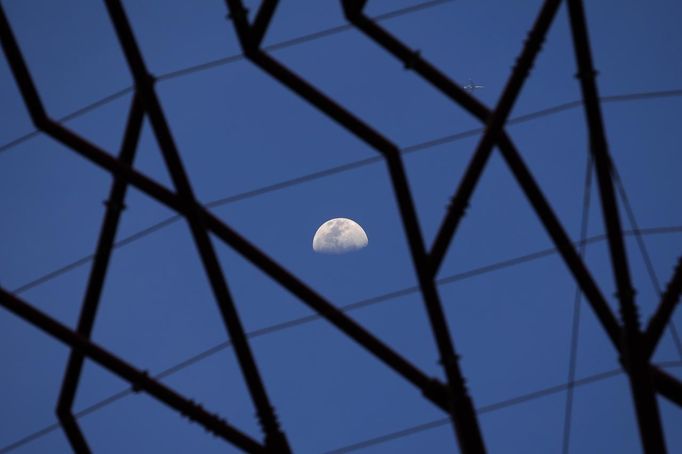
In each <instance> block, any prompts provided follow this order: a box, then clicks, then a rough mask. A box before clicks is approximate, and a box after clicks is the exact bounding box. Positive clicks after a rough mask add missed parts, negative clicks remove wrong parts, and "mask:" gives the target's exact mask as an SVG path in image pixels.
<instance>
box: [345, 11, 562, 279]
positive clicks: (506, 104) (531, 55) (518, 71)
mask: <svg viewBox="0 0 682 454" xmlns="http://www.w3.org/2000/svg"><path fill="white" fill-rule="evenodd" d="M351 3H352V0H350V1H348V0H345V1H344V4H346V5H350V4H351ZM560 4H561V0H545V3H544V4H543V6H542V9H541V10H540V13H539V14H538V17H537V18H536V20H535V23H534V24H533V28H532V29H531V31H530V32H529V34H528V38H527V39H526V41H525V45H524V48H523V50H522V52H521V54H520V55H519V57H518V58H517V60H516V65H515V66H514V70H513V71H512V74H511V76H510V77H509V79H508V81H507V85H506V86H505V88H504V91H503V92H502V96H501V97H500V100H499V101H498V103H497V106H496V107H495V110H494V111H493V112H492V113H490V115H488V116H487V118H485V121H486V129H485V132H484V133H483V137H482V138H481V140H480V141H479V143H478V146H477V147H476V151H475V152H474V156H473V158H472V159H471V161H470V162H469V166H468V167H467V170H466V172H465V174H464V177H463V178H462V180H461V181H460V184H459V186H458V188H457V191H456V192H455V195H454V196H453V198H452V203H451V205H450V207H449V209H448V212H447V214H446V216H445V218H444V219H443V222H442V223H441V226H440V228H439V230H438V233H437V234H436V239H435V241H434V244H433V247H432V248H431V254H430V259H431V266H432V267H433V269H434V270H438V268H439V267H440V264H441V263H442V261H443V258H444V256H445V253H446V252H447V249H448V246H449V245H450V242H451V241H452V238H453V236H454V233H455V231H456V229H457V226H458V225H459V222H460V220H461V219H462V217H463V216H464V213H465V212H466V208H467V206H468V204H469V200H470V198H471V195H472V194H473V191H474V189H475V188H476V184H477V183H478V180H479V179H480V176H481V174H482V173H483V169H484V168H485V165H486V163H487V161H488V158H489V157H490V155H491V153H492V150H493V147H494V145H495V142H497V140H498V137H499V135H500V133H501V131H502V130H503V127H504V124H505V122H506V121H507V118H508V117H509V113H510V112H511V109H512V108H513V106H514V102H515V101H516V98H517V97H518V95H519V93H520V91H521V88H522V87H523V83H524V81H525V79H526V78H527V77H528V74H529V73H530V69H531V67H532V66H533V62H534V61H535V58H536V57H537V55H538V53H539V52H540V49H541V47H542V43H543V41H544V39H545V36H546V35H547V32H548V31H549V28H550V26H551V24H552V21H553V19H554V17H555V16H556V12H557V11H558V9H559V5H560ZM350 10H351V8H346V11H350ZM413 55H414V59H415V60H418V59H419V56H418V54H413ZM413 66H414V62H412V63H411V64H410V66H409V67H410V68H412V67H413ZM465 102H467V101H465ZM477 110H480V109H479V108H477Z"/></svg>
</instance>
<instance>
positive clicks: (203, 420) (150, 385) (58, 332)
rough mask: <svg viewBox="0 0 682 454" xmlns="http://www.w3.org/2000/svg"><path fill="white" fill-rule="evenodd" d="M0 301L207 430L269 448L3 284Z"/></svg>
mask: <svg viewBox="0 0 682 454" xmlns="http://www.w3.org/2000/svg"><path fill="white" fill-rule="evenodd" d="M0 305H1V306H4V307H5V308H6V309H7V310H9V311H10V312H12V313H13V314H15V315H16V316H18V317H20V318H21V319H23V320H25V321H27V322H29V323H30V324H32V325H33V326H36V327H37V328H39V329H41V330H42V331H44V332H46V333H47V334H49V335H50V336H52V337H55V338H57V339H58V340H60V341H61V342H63V343H64V344H66V345H68V346H70V347H71V348H72V349H74V350H76V351H78V352H80V353H81V354H82V355H83V356H86V357H88V358H89V359H91V360H93V361H94V362H96V363H97V364H99V365H101V366H102V367H104V368H105V369H107V370H109V371H111V372H113V373H114V374H116V375H118V376H119V377H121V378H122V379H124V380H125V381H127V382H128V383H130V384H131V386H132V387H133V389H134V390H136V391H144V392H146V393H148V394H149V395H151V396H152V397H154V398H156V399H157V400H159V401H161V402H163V403H165V404H166V405H168V406H169V407H171V408H173V409H175V410H176V411H177V412H178V413H180V414H182V415H183V416H186V417H187V418H189V419H190V420H191V421H195V422H197V423H199V424H201V426H203V427H204V428H205V429H206V430H207V431H209V432H211V433H213V434H215V435H216V436H218V437H220V438H223V439H224V440H226V441H229V442H230V443H232V444H233V445H235V446H237V447H239V448H241V449H243V450H244V451H247V452H252V453H265V452H267V451H266V450H265V448H264V447H263V446H261V445H260V444H259V443H258V442H256V441H255V440H253V439H252V438H251V437H249V436H248V435H246V434H244V433H242V432H240V431H239V430H238V429H235V428H234V427H232V426H231V425H230V424H228V423H227V422H226V421H224V420H223V419H221V418H220V417H219V416H217V415H215V414H213V413H209V412H208V411H206V410H204V409H203V408H202V407H201V405H199V404H197V403H195V402H193V401H191V400H189V399H187V398H185V397H183V396H182V395H180V394H178V393H176V392H175V391H173V390H172V389H170V388H168V387H167V386H165V385H163V384H161V383H160V382H158V381H156V380H154V379H153V378H151V377H149V375H148V374H147V373H146V372H144V371H140V370H138V369H135V368H134V367H132V366H131V365H129V364H128V363H126V362H125V361H123V360H121V359H120V358H118V357H117V356H115V355H113V354H112V353H110V352H109V351H107V350H105V349H103V348H102V347H100V346H99V345H97V344H94V343H93V342H91V341H89V340H88V339H86V338H85V337H84V336H82V335H80V334H78V333H76V332H73V331H71V330H70V329H69V328H67V327H66V326H64V325H62V324H61V323H59V322H58V321H57V320H55V319H53V318H52V317H50V316H48V315H46V314H44V313H43V312H41V311H39V310H38V309H35V308H34V307H32V306H31V305H29V304H28V303H26V302H25V301H23V300H21V299H19V298H18V297H16V296H15V295H12V294H11V293H9V292H7V291H6V290H5V289H3V288H2V287H0Z"/></svg>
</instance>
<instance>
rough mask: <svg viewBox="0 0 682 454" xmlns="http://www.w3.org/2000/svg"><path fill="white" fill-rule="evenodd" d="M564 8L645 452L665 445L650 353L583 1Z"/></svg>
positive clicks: (626, 364) (571, 0) (623, 348)
mask: <svg viewBox="0 0 682 454" xmlns="http://www.w3.org/2000/svg"><path fill="white" fill-rule="evenodd" d="M568 13H569V19H570V25H571V34H572V37H573V48H574V50H575V56H576V61H577V66H578V73H577V77H578V79H579V80H580V88H581V90H582V93H583V100H584V102H583V106H584V108H585V115H586V118H587V126H588V129H589V136H590V152H591V153H592V156H593V159H594V164H595V170H596V174H597V182H598V186H599V195H600V199H601V206H602V215H603V218H604V224H605V226H606V232H607V238H608V244H609V252H610V255H611V265H612V268H613V274H614V279H615V282H616V287H617V289H618V291H617V297H618V300H619V303H620V312H621V316H622V319H623V330H622V341H621V354H622V356H621V358H622V361H623V364H624V367H625V369H626V370H627V372H628V377H629V379H630V387H631V390H632V396H633V400H634V403H635V410H636V413H637V421H638V423H639V432H640V437H641V441H642V446H643V448H644V451H645V452H647V453H664V452H665V451H666V448H665V441H664V439H663V428H662V425H661V419H660V413H659V411H658V402H657V400H656V395H655V393H654V387H653V379H652V376H651V373H650V370H649V363H648V358H647V357H646V355H645V346H644V337H643V336H642V332H641V329H640V321H639V313H638V309H637V306H636V304H635V291H634V288H633V286H632V281H631V278H630V270H629V268H628V261H627V254H626V251H625V244H624V241H623V235H622V229H621V223H620V216H619V213H618V206H617V204H616V197H615V193H614V188H613V180H612V178H611V159H610V156H609V152H608V145H607V142H606V133H605V131H604V125H603V120H602V114H601V107H600V105H599V93H598V90H597V84H596V82H595V74H596V71H595V69H594V66H593V63H592V55H591V51H590V44H589V37H588V32H587V24H586V20H585V12H584V10H583V4H582V1H581V0H568Z"/></svg>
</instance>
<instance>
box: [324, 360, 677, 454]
mask: <svg viewBox="0 0 682 454" xmlns="http://www.w3.org/2000/svg"><path fill="white" fill-rule="evenodd" d="M657 365H658V366H661V367H671V368H672V367H682V361H675V362H666V363H657ZM622 374H623V370H622V369H612V370H609V371H606V372H600V373H598V374H594V375H590V376H588V377H585V378H581V379H580V380H576V381H575V383H574V386H575V387H581V386H585V385H589V384H592V383H597V382H600V381H603V380H606V379H609V378H613V377H617V376H619V375H622ZM567 387H568V383H564V384H561V385H555V386H550V387H548V388H543V389H541V390H538V391H534V392H531V393H528V394H523V395H521V396H517V397H513V398H511V399H507V400H503V401H500V402H497V403H494V404H491V405H485V406H483V407H481V408H479V409H478V410H477V413H478V414H479V415H480V414H485V413H492V412H494V411H497V410H501V409H503V408H509V407H512V406H515V405H519V404H522V403H526V402H530V401H532V400H535V399H539V398H541V397H546V396H550V395H553V394H557V393H560V392H562V391H564V390H566V389H567ZM448 422H449V420H448V419H447V418H440V419H435V420H433V421H429V422H426V423H422V424H417V425H414V426H411V427H407V428H405V429H402V430H397V431H395V432H390V433H387V434H384V435H380V436H377V437H373V438H369V439H366V440H363V441H359V442H356V443H353V444H350V445H346V446H343V447H341V448H337V449H334V450H332V451H326V452H325V454H343V453H347V452H353V451H357V450H360V449H364V448H369V447H371V446H376V445H380V444H383V443H387V442H389V441H393V440H396V439H399V438H403V437H407V436H409V435H414V434H417V433H420V432H424V431H427V430H430V429H435V428H437V427H441V426H445V425H447V424H448Z"/></svg>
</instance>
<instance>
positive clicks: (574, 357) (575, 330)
mask: <svg viewBox="0 0 682 454" xmlns="http://www.w3.org/2000/svg"><path fill="white" fill-rule="evenodd" d="M593 165H594V162H593V161H592V155H591V154H589V153H588V154H587V165H586V168H585V184H584V189H583V209H582V214H581V218H582V219H581V221H580V224H581V225H580V241H579V243H578V244H579V246H578V255H579V256H580V258H581V259H583V257H584V256H585V252H586V247H587V243H586V241H585V240H586V239H587V228H588V226H589V222H590V200H591V195H592V167H593ZM582 295H583V294H582V292H581V291H580V286H579V285H576V286H575V297H574V300H573V326H572V328H571V347H570V353H569V359H568V380H567V388H566V405H565V407H564V432H563V441H562V452H563V453H564V454H568V450H569V446H570V441H571V419H572V417H573V389H574V388H575V370H576V365H577V363H578V340H579V336H580V306H581V304H582Z"/></svg>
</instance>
